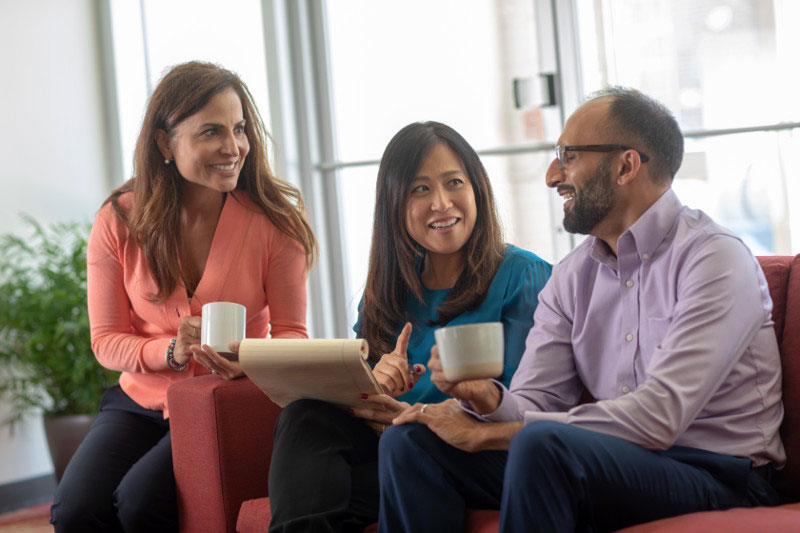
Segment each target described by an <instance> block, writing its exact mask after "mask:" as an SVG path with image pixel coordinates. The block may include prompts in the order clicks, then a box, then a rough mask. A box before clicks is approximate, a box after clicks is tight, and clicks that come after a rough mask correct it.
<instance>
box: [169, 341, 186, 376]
mask: <svg viewBox="0 0 800 533" xmlns="http://www.w3.org/2000/svg"><path fill="white" fill-rule="evenodd" d="M176 342H178V339H176V338H175V337H172V340H171V341H169V348H167V351H166V352H165V353H164V357H165V358H166V359H167V366H168V367H170V368H171V369H172V370H173V371H174V372H183V371H184V370H186V367H188V366H189V362H188V361H187V362H185V363H183V364H182V365H181V364H179V363H178V362H177V361H176V360H175V357H174V356H173V352H174V351H175V343H176Z"/></svg>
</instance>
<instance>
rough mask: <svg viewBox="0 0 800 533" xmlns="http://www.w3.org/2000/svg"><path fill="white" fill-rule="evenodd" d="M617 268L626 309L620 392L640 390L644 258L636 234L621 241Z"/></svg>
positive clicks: (629, 235)
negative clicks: (637, 362)
mask: <svg viewBox="0 0 800 533" xmlns="http://www.w3.org/2000/svg"><path fill="white" fill-rule="evenodd" d="M617 265H618V271H617V272H618V275H619V291H620V305H621V308H622V313H621V317H622V324H621V330H620V331H621V335H623V339H622V342H621V344H622V350H621V354H620V357H621V360H620V361H619V364H618V365H617V393H618V394H620V395H622V394H627V393H629V392H631V391H632V390H634V389H635V388H636V385H637V383H636V371H635V368H636V358H637V357H639V286H640V283H639V280H640V268H639V267H640V266H641V259H640V257H639V253H638V251H637V250H636V243H635V242H634V238H633V235H632V234H631V233H630V232H628V233H626V234H624V235H623V236H622V237H621V238H620V239H619V241H618V249H617Z"/></svg>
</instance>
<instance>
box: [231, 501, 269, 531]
mask: <svg viewBox="0 0 800 533" xmlns="http://www.w3.org/2000/svg"><path fill="white" fill-rule="evenodd" d="M271 519H272V512H271V511H270V509H269V498H258V499H257V500H247V501H246V502H243V503H242V507H241V509H239V517H238V518H237V519H236V531H238V532H239V533H267V531H268V529H269V522H270V520H271Z"/></svg>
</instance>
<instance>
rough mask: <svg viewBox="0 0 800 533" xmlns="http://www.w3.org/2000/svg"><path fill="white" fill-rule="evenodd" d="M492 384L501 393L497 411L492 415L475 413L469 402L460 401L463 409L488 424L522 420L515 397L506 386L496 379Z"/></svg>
mask: <svg viewBox="0 0 800 533" xmlns="http://www.w3.org/2000/svg"><path fill="white" fill-rule="evenodd" d="M492 383H494V386H495V387H497V390H499V391H500V403H499V404H498V406H497V409H495V410H494V411H493V412H491V413H486V414H481V413H477V412H475V411H474V410H473V409H472V405H471V404H470V403H469V402H467V401H464V400H459V401H460V402H461V408H462V409H464V410H465V411H466V412H468V413H470V414H471V415H473V416H475V417H477V418H479V419H480V420H485V421H487V422H515V421H518V420H520V419H521V417H520V416H519V409H518V408H517V402H516V401H514V398H513V396H511V394H510V393H509V392H508V389H507V388H506V386H505V385H503V384H502V383H500V382H499V381H497V380H494V379H493V380H492Z"/></svg>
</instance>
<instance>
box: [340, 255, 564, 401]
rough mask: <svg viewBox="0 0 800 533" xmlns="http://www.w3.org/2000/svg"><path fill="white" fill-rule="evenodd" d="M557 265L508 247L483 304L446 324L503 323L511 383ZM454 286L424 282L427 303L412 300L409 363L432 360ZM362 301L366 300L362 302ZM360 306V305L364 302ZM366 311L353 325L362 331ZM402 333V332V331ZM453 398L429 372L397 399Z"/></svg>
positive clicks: (505, 378) (506, 374) (507, 376)
mask: <svg viewBox="0 0 800 533" xmlns="http://www.w3.org/2000/svg"><path fill="white" fill-rule="evenodd" d="M551 269H552V267H551V266H550V264H549V263H547V262H546V261H544V260H542V259H540V258H539V257H538V256H537V255H536V254H533V253H531V252H529V251H527V250H522V249H520V248H517V247H516V246H513V245H510V244H509V245H508V246H506V251H505V257H504V258H503V262H502V263H501V264H500V268H499V269H498V270H497V273H496V274H495V275H494V279H493V280H492V283H491V285H489V292H488V294H487V295H486V299H485V300H484V301H483V303H482V304H481V305H480V307H478V308H477V309H475V310H474V311H465V312H463V313H461V314H460V315H458V316H456V317H454V318H453V319H452V320H450V321H449V322H448V323H447V324H446V325H448V326H455V325H459V324H474V323H477V322H503V333H504V337H505V339H504V340H505V343H504V346H505V363H504V365H503V375H502V376H501V377H500V378H499V379H500V381H502V382H503V383H504V384H505V385H506V386H508V384H509V383H510V381H511V376H512V374H514V370H516V368H517V366H518V365H519V360H520V358H521V357H522V353H523V352H524V351H525V339H526V338H527V337H528V330H530V329H531V326H533V310H534V309H536V305H537V304H538V303H539V291H540V290H542V287H544V284H545V283H546V282H547V280H548V278H549V277H550V271H551ZM451 290H452V289H428V288H426V287H425V286H424V285H423V286H422V297H423V300H424V302H425V303H422V302H420V301H419V300H417V299H416V298H411V299H409V301H408V303H407V309H408V317H409V320H414V321H416V323H417V325H415V324H414V322H412V325H413V326H414V327H413V329H412V332H411V337H410V339H409V343H408V348H407V350H406V354H407V356H408V362H409V364H410V365H412V366H413V365H425V364H427V362H428V359H430V356H431V348H432V347H433V345H434V343H435V341H434V339H433V332H434V331H435V330H436V329H438V328H439V327H440V326H439V325H435V326H431V325H428V324H435V323H436V321H437V318H438V313H437V312H436V309H437V308H438V307H440V306H441V305H442V303H443V302H444V301H445V299H446V298H447V296H448V294H449V293H450V292H451ZM362 305H363V304H362ZM359 308H361V306H359ZM360 327H361V315H360V313H359V320H358V322H356V324H355V326H353V330H354V331H355V332H356V334H358V332H359V330H360ZM399 334H400V331H398V335H399ZM447 398H448V396H447V395H446V394H444V393H443V392H441V391H440V390H439V389H437V388H436V387H435V386H434V385H433V384H432V383H431V381H430V379H429V376H428V374H427V373H426V374H423V375H422V376H421V377H420V378H418V380H417V382H416V383H415V384H414V387H413V388H412V389H410V390H409V391H407V392H406V393H404V394H402V395H400V396H398V397H397V399H398V400H400V401H403V402H406V403H408V404H411V405H413V404H414V403H437V402H441V401H444V400H446V399H447Z"/></svg>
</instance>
